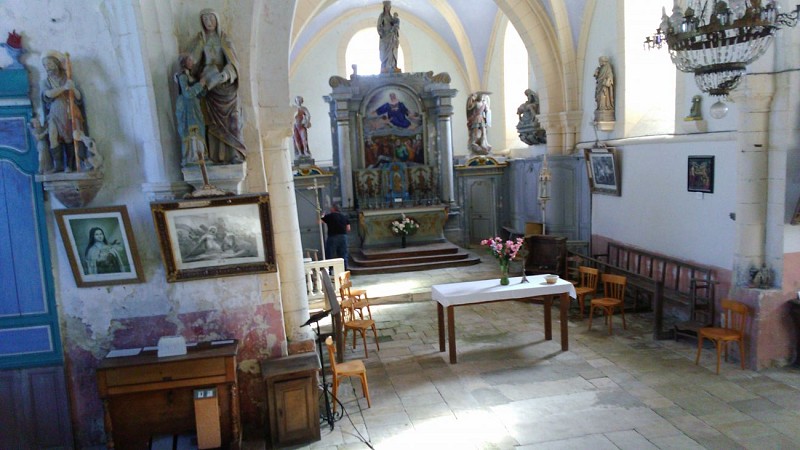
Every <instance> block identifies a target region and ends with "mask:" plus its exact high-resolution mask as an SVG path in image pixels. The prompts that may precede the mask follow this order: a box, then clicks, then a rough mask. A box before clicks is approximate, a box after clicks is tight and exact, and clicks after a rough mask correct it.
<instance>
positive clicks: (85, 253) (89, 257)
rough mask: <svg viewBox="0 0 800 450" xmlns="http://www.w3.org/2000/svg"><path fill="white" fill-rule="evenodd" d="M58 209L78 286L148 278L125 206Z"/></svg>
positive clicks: (104, 284) (60, 228)
mask: <svg viewBox="0 0 800 450" xmlns="http://www.w3.org/2000/svg"><path fill="white" fill-rule="evenodd" d="M54 212H55V216H56V223H57V224H58V229H59V231H60V233H61V239H62V241H63V242H64V248H65V249H66V251H67V257H68V258H69V264H70V267H71V268H72V274H73V276H74V277H75V283H76V284H77V286H78V287H92V286H106V285H114V284H125V283H140V282H142V281H144V274H143V273H142V264H141V262H140V261H139V254H138V251H137V249H136V240H135V239H134V236H133V232H132V231H131V221H130V218H129V217H128V210H127V208H126V207H125V206H109V207H103V208H74V209H58V210H55V211H54Z"/></svg>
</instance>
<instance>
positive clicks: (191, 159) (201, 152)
mask: <svg viewBox="0 0 800 450" xmlns="http://www.w3.org/2000/svg"><path fill="white" fill-rule="evenodd" d="M180 66H181V70H180V72H178V73H176V74H175V82H176V83H177V84H178V97H177V98H176V99H175V118H176V120H177V126H178V136H180V139H181V165H182V166H183V167H186V166H188V165H192V164H197V163H199V162H200V161H201V160H205V159H207V158H208V151H207V150H206V143H205V141H206V125H205V123H204V122H203V120H204V119H203V108H202V106H201V105H200V97H201V96H203V95H205V92H206V90H205V87H206V81H205V79H204V78H201V79H200V80H197V79H196V78H195V77H194V75H193V74H192V72H193V71H194V68H195V63H194V59H193V58H192V55H189V54H183V55H181V57H180Z"/></svg>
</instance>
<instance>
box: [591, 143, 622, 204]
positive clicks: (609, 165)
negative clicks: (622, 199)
mask: <svg viewBox="0 0 800 450" xmlns="http://www.w3.org/2000/svg"><path fill="white" fill-rule="evenodd" d="M584 157H585V158H586V171H587V173H588V174H589V187H590V188H591V190H592V193H593V194H610V195H617V196H619V195H620V192H621V191H620V171H619V161H618V159H617V150H616V149H614V148H587V149H586V150H584Z"/></svg>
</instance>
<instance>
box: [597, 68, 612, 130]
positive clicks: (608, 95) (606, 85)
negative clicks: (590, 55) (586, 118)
mask: <svg viewBox="0 0 800 450" xmlns="http://www.w3.org/2000/svg"><path fill="white" fill-rule="evenodd" d="M594 78H595V88H594V97H595V102H596V103H597V109H595V110H594V121H595V123H596V124H597V128H598V129H600V130H602V131H611V130H613V129H614V124H615V122H616V120H617V119H616V114H615V112H614V111H615V110H614V107H615V106H614V92H615V86H614V68H613V67H612V66H611V61H610V60H609V58H608V56H601V57H600V58H599V65H598V66H597V68H596V69H595V71H594Z"/></svg>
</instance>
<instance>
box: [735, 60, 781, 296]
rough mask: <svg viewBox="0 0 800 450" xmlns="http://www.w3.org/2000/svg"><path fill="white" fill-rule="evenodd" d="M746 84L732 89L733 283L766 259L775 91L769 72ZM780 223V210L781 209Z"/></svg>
mask: <svg viewBox="0 0 800 450" xmlns="http://www.w3.org/2000/svg"><path fill="white" fill-rule="evenodd" d="M743 84H744V85H745V86H743V87H742V88H740V89H738V90H737V91H735V92H733V93H731V96H732V97H734V100H735V102H736V105H737V106H738V109H739V111H738V113H739V114H738V124H737V125H738V126H737V128H738V130H739V132H738V133H737V139H736V145H737V147H738V148H737V150H738V152H739V156H738V163H737V165H736V166H737V173H736V180H737V182H736V189H737V192H736V240H737V242H736V251H735V254H734V267H733V284H734V285H738V286H745V285H747V283H748V281H749V279H750V275H749V270H750V268H751V267H752V266H757V267H758V266H760V265H761V263H767V264H768V265H769V266H771V267H773V268H774V267H775V262H776V261H767V255H766V244H767V222H768V208H767V205H768V202H769V192H768V189H769V179H770V176H771V174H770V168H769V116H770V106H771V103H772V98H773V93H774V81H773V80H772V77H771V76H767V75H763V76H747V77H746V83H743ZM780 214H781V223H782V218H783V210H781V211H780Z"/></svg>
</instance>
